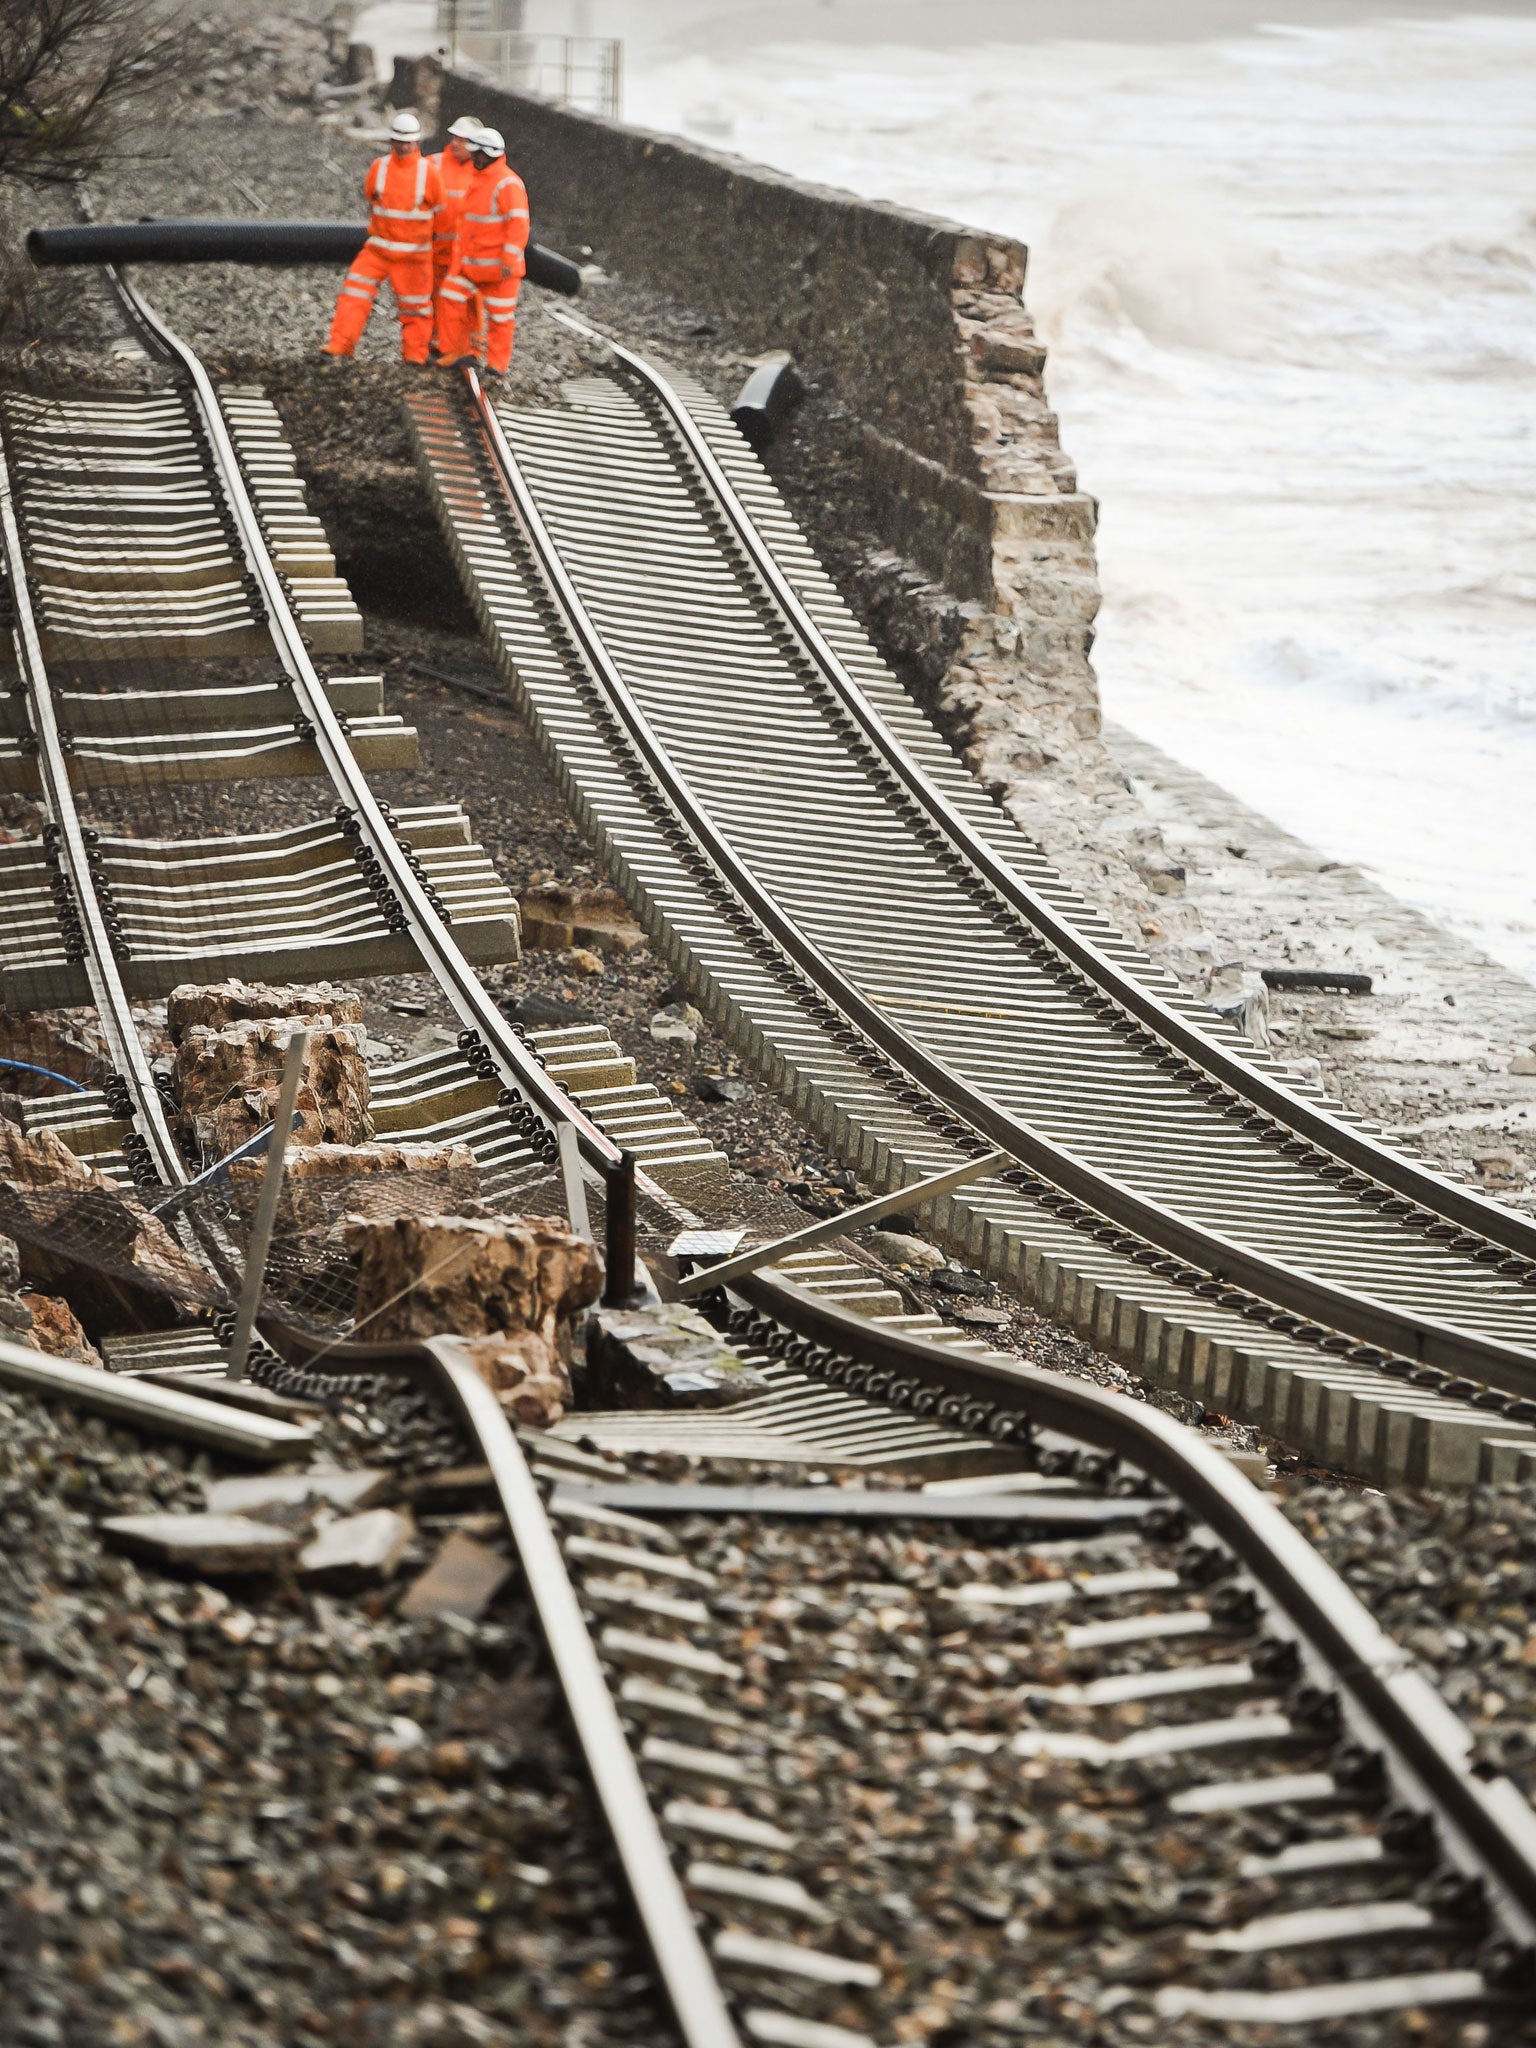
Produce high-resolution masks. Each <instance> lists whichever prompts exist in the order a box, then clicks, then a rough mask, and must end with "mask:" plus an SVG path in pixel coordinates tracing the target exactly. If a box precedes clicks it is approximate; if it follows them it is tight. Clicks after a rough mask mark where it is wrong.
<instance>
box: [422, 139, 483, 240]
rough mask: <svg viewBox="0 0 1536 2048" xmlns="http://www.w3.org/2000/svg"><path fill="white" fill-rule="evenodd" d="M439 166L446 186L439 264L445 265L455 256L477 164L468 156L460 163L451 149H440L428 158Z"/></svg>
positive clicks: (440, 219)
mask: <svg viewBox="0 0 1536 2048" xmlns="http://www.w3.org/2000/svg"><path fill="white" fill-rule="evenodd" d="M428 161H429V162H431V163H433V164H435V165H436V166H437V175H438V179H439V181H440V182H441V184H442V188H443V205H442V211H441V212H440V213H439V214H438V217H437V250H436V260H437V264H438V267H439V268H440V269H441V268H444V267H446V265H447V264H448V262H449V261H450V260H451V258H452V256H453V245H454V242H455V240H456V239H457V237H458V232H459V222H460V220H461V219H462V218H463V216H464V200H465V198H466V196H467V194H468V192H469V188H470V186H471V185H472V184H473V183H474V181H475V167H474V165H473V164H472V163H471V162H470V161H469V160H468V158H467V157H466V159H465V160H464V162H463V163H460V162H459V160H458V158H457V157H456V156H455V155H454V153H453V151H452V150H451V149H440V150H439V151H438V153H437V155H436V156H434V157H431V158H429V159H428Z"/></svg>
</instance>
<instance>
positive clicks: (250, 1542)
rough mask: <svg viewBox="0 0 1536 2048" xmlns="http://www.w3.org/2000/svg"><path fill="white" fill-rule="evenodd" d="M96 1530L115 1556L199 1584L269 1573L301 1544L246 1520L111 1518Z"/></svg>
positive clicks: (291, 1535) (285, 1531)
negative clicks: (174, 1570) (170, 1569)
mask: <svg viewBox="0 0 1536 2048" xmlns="http://www.w3.org/2000/svg"><path fill="white" fill-rule="evenodd" d="M98 1527H99V1528H100V1530H101V1534H102V1536H103V1538H104V1539H105V1540H106V1541H107V1542H108V1543H110V1544H111V1545H112V1547H113V1549H114V1550H125V1551H127V1552H128V1553H129V1555H130V1556H133V1557H143V1558H147V1559H148V1560H149V1561H150V1562H151V1563H152V1564H163V1565H175V1566H179V1567H180V1568H181V1569H183V1570H185V1571H190V1572H194V1573H196V1575H197V1576H198V1577H199V1578H225V1577H229V1576H231V1575H234V1574H239V1573H245V1572H266V1571H272V1570H273V1569H275V1567H276V1566H278V1565H280V1564H283V1563H285V1562H286V1561H287V1559H288V1558H290V1557H291V1556H292V1555H293V1553H294V1551H295V1550H297V1548H298V1543H299V1539H298V1538H297V1537H296V1536H295V1535H294V1533H293V1532H292V1530H291V1529H278V1528H275V1527H274V1526H273V1525H272V1523H270V1522H256V1521H252V1520H250V1519H249V1518H248V1517H247V1516H245V1515H172V1514H163V1515H113V1516H112V1517H110V1519H109V1520H107V1521H105V1522H102V1523H99V1524H98Z"/></svg>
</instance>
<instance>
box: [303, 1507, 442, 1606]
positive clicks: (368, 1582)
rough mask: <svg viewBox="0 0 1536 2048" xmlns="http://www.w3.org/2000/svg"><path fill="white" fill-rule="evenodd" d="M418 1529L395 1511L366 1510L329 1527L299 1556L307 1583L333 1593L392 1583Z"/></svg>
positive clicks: (344, 1517) (327, 1525)
mask: <svg viewBox="0 0 1536 2048" xmlns="http://www.w3.org/2000/svg"><path fill="white" fill-rule="evenodd" d="M415 1534H416V1524H415V1523H414V1522H413V1521H412V1520H411V1517H410V1516H409V1515H408V1514H405V1513H404V1512H403V1511H402V1510H401V1509H399V1508H370V1509H369V1510H368V1511H367V1513H365V1514H361V1515H341V1516H339V1517H338V1518H337V1519H336V1520H335V1521H334V1522H328V1523H327V1524H326V1525H325V1527H324V1528H323V1529H322V1530H321V1531H320V1533H319V1534H318V1535H317V1536H313V1537H311V1539H310V1541H309V1542H308V1543H306V1544H305V1546H304V1548H303V1549H302V1550H301V1551H300V1552H299V1570H300V1572H301V1573H302V1574H303V1577H304V1580H305V1583H306V1584H307V1585H310V1586H323V1587H325V1588H326V1589H327V1590H329V1591H331V1592H336V1593H346V1592H356V1591H360V1590H361V1589H362V1588H363V1587H365V1586H377V1585H381V1584H382V1583H383V1582H384V1581H385V1580H386V1579H392V1578H393V1577H394V1575H395V1573H396V1571H397V1570H398V1569H399V1566H400V1560H401V1559H402V1558H403V1557H404V1556H405V1553H406V1552H407V1550H409V1549H410V1547H411V1542H412V1539H413V1538H414V1536H415Z"/></svg>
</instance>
